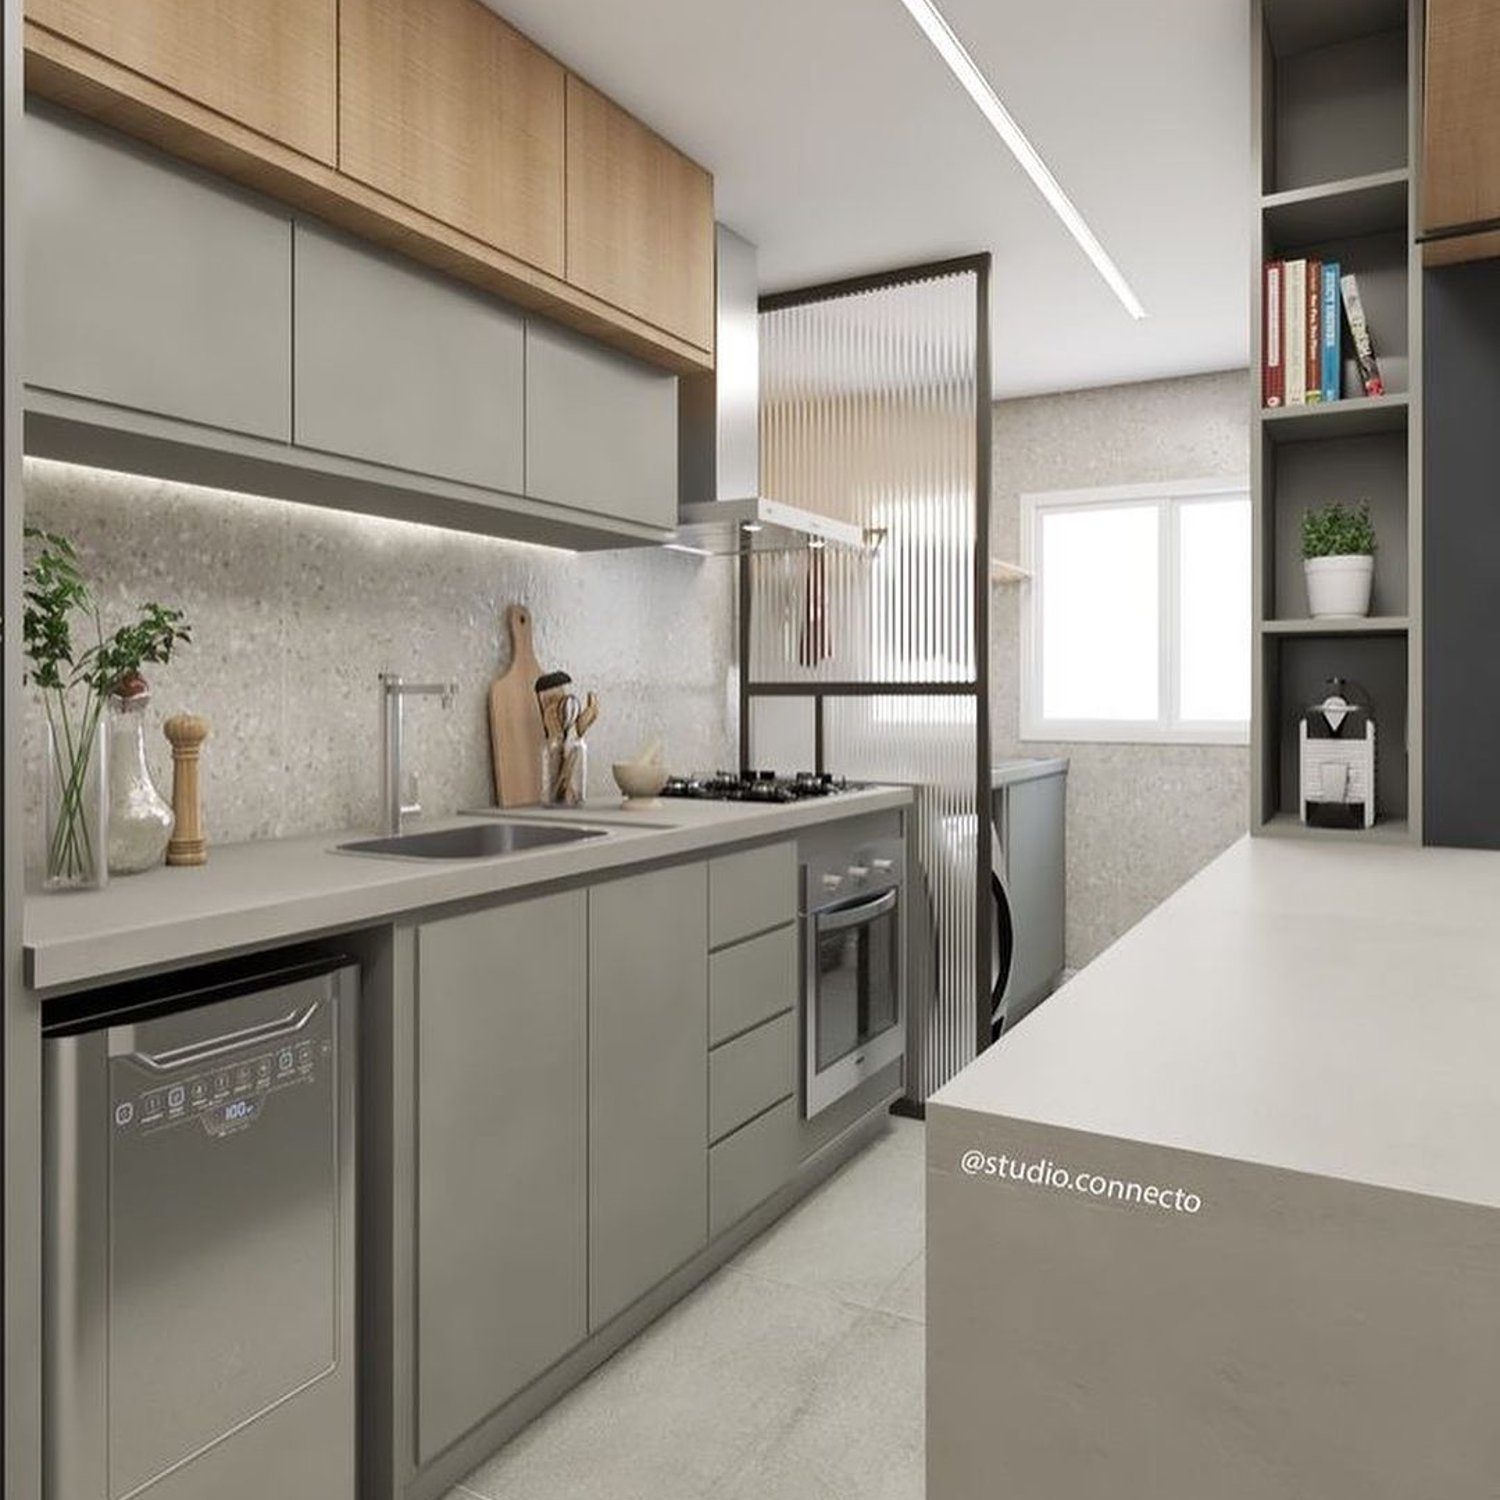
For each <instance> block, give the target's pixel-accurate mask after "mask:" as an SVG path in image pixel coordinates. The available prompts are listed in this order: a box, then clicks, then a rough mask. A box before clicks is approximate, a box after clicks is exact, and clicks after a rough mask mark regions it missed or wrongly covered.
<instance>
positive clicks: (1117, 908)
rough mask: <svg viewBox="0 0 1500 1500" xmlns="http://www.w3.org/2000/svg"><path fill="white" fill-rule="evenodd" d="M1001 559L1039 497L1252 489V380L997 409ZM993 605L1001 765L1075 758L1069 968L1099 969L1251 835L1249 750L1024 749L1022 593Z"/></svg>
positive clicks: (995, 598) (996, 538) (1129, 388)
mask: <svg viewBox="0 0 1500 1500" xmlns="http://www.w3.org/2000/svg"><path fill="white" fill-rule="evenodd" d="M994 435H995V448H994V509H993V522H992V526H991V539H992V549H993V552H994V555H995V556H996V557H1002V558H1007V559H1014V558H1016V557H1017V556H1018V555H1019V551H1020V496H1021V495H1023V494H1025V493H1028V492H1030V491H1034V490H1061V489H1083V488H1087V487H1090V486H1095V485H1101V486H1102V485H1112V484H1143V483H1146V482H1148V481H1151V480H1156V479H1160V480H1167V479H1203V478H1209V477H1215V476H1225V477H1236V478H1237V477H1240V476H1242V475H1248V473H1249V469H1250V446H1249V444H1250V405H1249V397H1248V395H1247V388H1246V383H1245V373H1244V371H1242V370H1234V371H1228V372H1226V373H1224V374H1221V375H1200V376H1192V377H1190V378H1187V379H1182V380H1162V381H1150V382H1146V383H1143V384H1140V385H1126V386H1109V387H1106V388H1104V389H1100V390H1092V391H1078V392H1072V393H1068V394H1065V395H1058V396H1038V397H1031V398H1028V399H1026V400H1021V401H1002V402H998V403H997V404H996V406H995V426H994ZM991 597H992V604H993V614H992V624H991V638H990V648H991V656H990V673H991V677H990V681H991V689H992V693H993V714H994V735H995V757H996V759H1003V758H1005V757H1006V756H1008V755H1051V754H1060V755H1066V756H1068V758H1069V760H1070V761H1071V766H1070V769H1069V776H1068V939H1067V949H1068V962H1069V964H1070V965H1072V966H1073V967H1075V968H1076V967H1080V966H1082V965H1083V964H1086V963H1088V961H1089V960H1090V959H1092V958H1093V957H1095V955H1097V954H1098V953H1099V952H1100V951H1101V950H1102V949H1104V948H1106V947H1108V946H1109V944H1110V943H1112V942H1113V941H1114V940H1115V939H1116V938H1117V937H1119V936H1120V934H1121V933H1122V932H1124V931H1125V930H1126V929H1127V928H1129V927H1131V926H1133V925H1134V924H1135V923H1136V922H1138V921H1139V920H1140V919H1141V918H1142V917H1143V916H1145V914H1146V913H1147V912H1148V911H1150V910H1151V908H1152V907H1153V906H1155V905H1156V904H1157V903H1158V902H1159V901H1161V900H1163V899H1164V898H1165V897H1166V896H1169V895H1170V894H1171V893H1172V892H1173V891H1174V890H1175V889H1176V888H1177V887H1178V886H1179V885H1181V884H1182V882H1183V881H1184V880H1186V879H1187V878H1188V877H1189V876H1190V875H1192V874H1194V873H1195V872H1196V871H1198V870H1199V869H1201V868H1202V867H1203V866H1204V865H1205V864H1206V863H1207V862H1208V861H1209V860H1210V859H1212V858H1213V856H1214V855H1216V854H1218V853H1219V852H1220V851H1221V850H1223V849H1224V848H1226V847H1227V846H1228V845H1229V844H1231V843H1232V842H1233V841H1234V840H1235V839H1236V838H1238V837H1239V835H1240V834H1241V833H1243V832H1244V831H1245V827H1246V822H1247V819H1248V817H1249V805H1250V790H1249V783H1250V756H1249V751H1248V749H1247V748H1246V747H1242V746H1219V745H1098V744H1065V745H1053V744H1041V743H1038V742H1036V741H1029V740H1028V741H1025V742H1022V741H1020V740H1019V738H1018V736H1019V732H1020V731H1019V724H1020V661H1019V655H1020V653H1019V641H1020V607H1021V591H1020V590H1018V589H1016V588H997V589H995V591H994V593H993V595H992V596H991Z"/></svg>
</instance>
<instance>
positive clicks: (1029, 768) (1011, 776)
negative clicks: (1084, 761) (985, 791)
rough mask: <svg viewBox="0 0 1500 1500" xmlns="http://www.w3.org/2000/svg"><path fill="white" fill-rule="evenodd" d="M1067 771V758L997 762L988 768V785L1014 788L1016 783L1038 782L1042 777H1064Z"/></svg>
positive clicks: (1056, 757) (1051, 757)
mask: <svg viewBox="0 0 1500 1500" xmlns="http://www.w3.org/2000/svg"><path fill="white" fill-rule="evenodd" d="M1067 771H1068V761H1067V757H1066V756H1060V755H1052V756H1045V757H1041V758H1037V757H1023V758H1021V759H1018V760H997V761H996V762H995V764H994V765H992V766H991V767H990V785H991V786H992V787H1002V786H1014V785H1015V784H1016V783H1017V782H1018V781H1038V780H1040V779H1041V778H1042V777H1043V776H1065V775H1066V774H1067Z"/></svg>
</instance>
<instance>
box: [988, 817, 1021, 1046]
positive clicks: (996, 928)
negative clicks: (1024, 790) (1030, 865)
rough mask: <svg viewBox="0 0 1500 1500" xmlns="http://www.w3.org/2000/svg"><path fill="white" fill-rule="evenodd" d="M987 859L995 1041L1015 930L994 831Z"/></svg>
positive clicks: (1013, 953) (1001, 1021) (1001, 852)
mask: <svg viewBox="0 0 1500 1500" xmlns="http://www.w3.org/2000/svg"><path fill="white" fill-rule="evenodd" d="M991 851H992V852H991V855H990V896H991V898H992V901H991V904H992V908H993V912H994V915H993V918H992V922H991V928H990V1038H991V1040H995V1039H997V1038H998V1037H999V1035H1000V1033H1001V1032H1002V1031H1003V1030H1004V1029H1005V1021H1006V1016H1005V998H1006V992H1007V991H1008V990H1009V989H1010V976H1011V972H1012V970H1013V969H1014V967H1015V956H1016V927H1015V920H1014V914H1013V911H1012V908H1011V902H1010V892H1009V891H1008V890H1006V888H1005V851H1004V849H1003V848H1002V847H1001V845H1000V829H999V828H998V827H996V828H995V830H994V836H993V841H992V844H991Z"/></svg>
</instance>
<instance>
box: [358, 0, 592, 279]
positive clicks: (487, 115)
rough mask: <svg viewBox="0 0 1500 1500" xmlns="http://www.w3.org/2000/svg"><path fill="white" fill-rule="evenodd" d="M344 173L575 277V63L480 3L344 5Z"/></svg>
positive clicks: (405, 0)
mask: <svg viewBox="0 0 1500 1500" xmlns="http://www.w3.org/2000/svg"><path fill="white" fill-rule="evenodd" d="M339 38H340V75H339V169H340V170H341V171H342V172H344V173H345V174H347V175H348V176H350V177H356V178H358V179H359V180H360V181H361V182H365V183H368V184H369V186H371V187H373V188H378V189H379V190H380V191H381V192H383V193H388V194H390V196H391V197H393V198H396V199H398V200H400V201H401V202H402V203H406V204H409V205H410V206H411V207H413V208H416V209H420V210H421V211H422V212H423V213H426V214H430V215H431V216H432V217H433V218H434V219H440V220H441V221H442V222H443V223H445V224H448V225H451V226H452V227H453V228H455V229H459V230H462V231H463V232H464V233H465V234H470V235H473V236H474V238H475V239H477V240H481V241H483V242H484V243H485V244H486V245H492V246H494V247H495V248H496V249H497V250H502V251H504V252H505V253H506V254H508V255H513V256H516V257H517V258H518V259H520V260H523V261H525V262H526V263H527V264H528V265H532V266H535V267H537V268H538V269H539V270H543V271H547V272H549V273H551V274H552V275H554V276H559V277H560V276H561V275H562V274H563V109H564V103H563V98H564V82H563V78H564V75H563V69H562V68H561V67H560V66H559V65H558V64H557V63H556V62H554V61H553V60H552V59H551V58H550V57H548V56H547V54H546V53H545V52H543V51H541V50H540V49H539V48H537V47H535V46H533V45H532V44H531V43H530V42H528V41H527V40H526V38H525V37H523V36H522V35H521V34H520V32H518V31H516V30H515V29H514V28H513V27H510V26H508V25H506V24H505V22H504V21H502V20H500V18H499V17H498V16H496V15H495V13H494V12H493V11H490V10H487V9H485V7H484V6H483V5H481V4H479V0H341V3H340V6H339Z"/></svg>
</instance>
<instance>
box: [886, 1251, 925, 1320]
mask: <svg viewBox="0 0 1500 1500" xmlns="http://www.w3.org/2000/svg"><path fill="white" fill-rule="evenodd" d="M880 1311H881V1312H887V1313H894V1314H895V1316H896V1317H898V1318H908V1319H910V1320H911V1321H912V1322H913V1323H925V1322H926V1321H927V1256H926V1254H925V1253H923V1254H921V1255H918V1256H917V1257H916V1259H914V1260H913V1261H912V1262H911V1264H910V1265H908V1266H907V1268H906V1269H905V1270H904V1271H903V1272H902V1273H901V1274H900V1275H899V1276H898V1277H897V1278H896V1279H895V1281H893V1282H892V1283H891V1285H890V1286H889V1287H888V1288H887V1289H886V1293H885V1296H883V1297H882V1298H881V1299H880Z"/></svg>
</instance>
